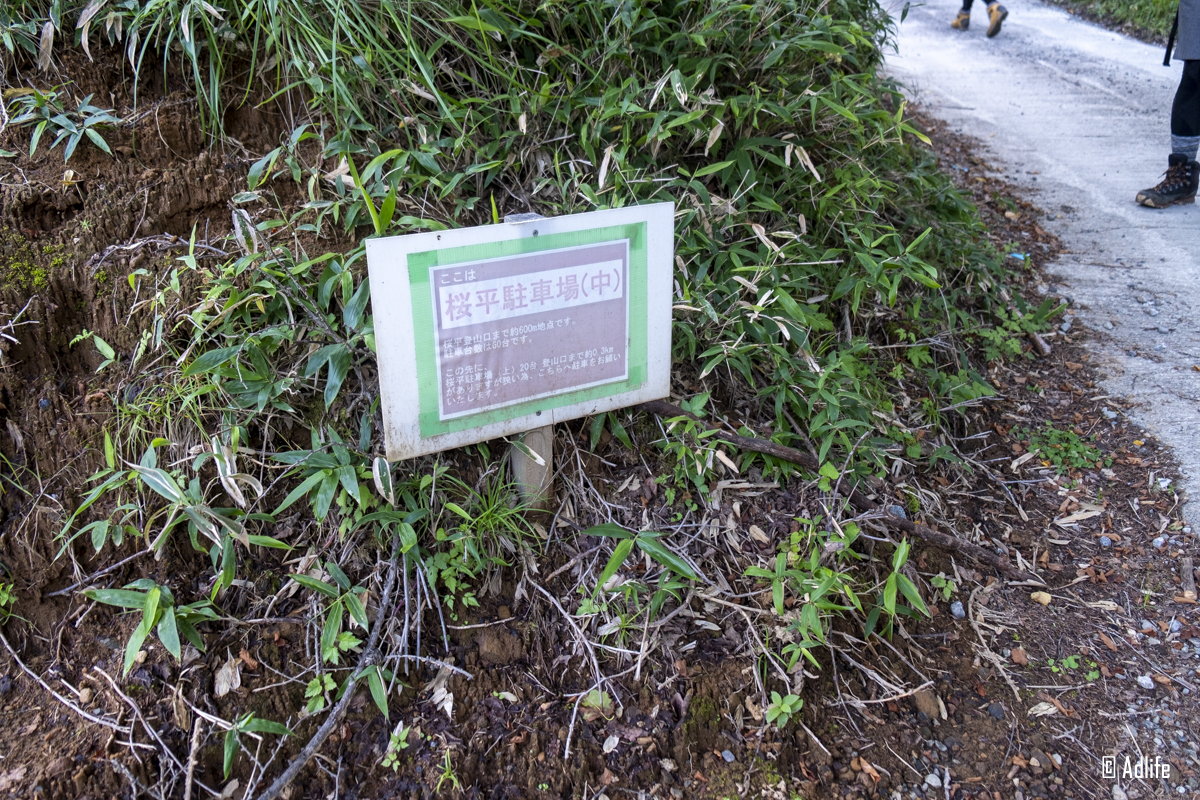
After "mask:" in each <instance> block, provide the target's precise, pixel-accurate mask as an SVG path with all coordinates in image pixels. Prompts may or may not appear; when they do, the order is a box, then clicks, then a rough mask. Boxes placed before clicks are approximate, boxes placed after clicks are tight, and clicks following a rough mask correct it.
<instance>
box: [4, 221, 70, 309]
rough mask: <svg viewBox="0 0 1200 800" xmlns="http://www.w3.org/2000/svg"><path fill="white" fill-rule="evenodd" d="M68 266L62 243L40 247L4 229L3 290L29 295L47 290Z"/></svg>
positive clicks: (13, 231)
mask: <svg viewBox="0 0 1200 800" xmlns="http://www.w3.org/2000/svg"><path fill="white" fill-rule="evenodd" d="M66 263H67V259H66V256H65V255H64V248H63V246H62V245H60V244H47V245H42V246H38V245H36V244H34V243H33V242H30V241H29V240H28V239H26V238H25V237H24V236H22V235H21V234H20V233H18V232H17V231H15V230H13V229H11V228H0V289H12V290H16V291H20V292H24V293H26V294H28V293H30V292H36V291H39V290H41V289H45V288H46V286H47V285H48V284H49V280H50V275H51V274H52V273H53V272H55V271H56V270H58V269H60V268H61V267H63V266H64V265H65V264H66Z"/></svg>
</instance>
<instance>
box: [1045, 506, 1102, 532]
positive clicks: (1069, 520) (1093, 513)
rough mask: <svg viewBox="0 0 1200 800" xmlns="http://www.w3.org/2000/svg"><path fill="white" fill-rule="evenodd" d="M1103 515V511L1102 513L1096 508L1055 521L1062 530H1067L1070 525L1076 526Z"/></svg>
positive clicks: (1077, 512)
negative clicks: (1077, 523)
mask: <svg viewBox="0 0 1200 800" xmlns="http://www.w3.org/2000/svg"><path fill="white" fill-rule="evenodd" d="M1102 513H1103V512H1102V511H1100V510H1099V509H1095V508H1090V509H1085V510H1081V511H1076V512H1075V513H1074V514H1071V515H1070V516H1068V517H1063V518H1061V519H1056V520H1054V524H1055V525H1057V526H1059V527H1060V528H1065V527H1067V526H1068V525H1073V524H1075V523H1076V522H1082V521H1083V520H1085V519H1091V518H1092V517H1098V516H1100V515H1101V514H1102Z"/></svg>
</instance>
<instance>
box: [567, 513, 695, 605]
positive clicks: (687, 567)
mask: <svg viewBox="0 0 1200 800" xmlns="http://www.w3.org/2000/svg"><path fill="white" fill-rule="evenodd" d="M581 535H583V536H604V537H607V538H610V539H616V540H617V545H616V547H614V548H613V552H612V555H611V556H609V558H608V563H607V564H605V565H604V570H603V571H602V572H601V573H600V577H599V579H598V580H597V581H596V590H595V592H594V593H593V596H594V595H595V593H598V592H600V591H601V590H603V589H604V587H605V586H606V585H607V584H608V582H609V580H610V579H611V578H612V577H613V576H614V575H616V574H617V570H619V569H620V568H621V565H622V564H624V563H625V559H627V558H628V557H629V554H630V553H632V552H633V548H634V547H637V549H638V550H640V551H641V552H643V553H645V554H646V555H648V556H650V558H652V559H654V560H655V561H657V562H658V563H659V564H661V565H662V566H664V567H666V568H667V570H669V571H670V572H672V573H674V574H675V575H678V576H679V577H681V578H686V579H688V580H692V581H698V580H701V578H700V574H699V573H698V572H696V570H695V569H694V568H693V567H692V565H691V564H689V563H688V562H687V561H685V560H684V559H683V558H682V557H681V556H680V555H679V554H678V553H675V552H673V551H672V550H671V549H670V548H668V547H667V546H666V545H665V544H663V543H662V541H661V538H662V534H661V533H655V532H654V531H641V532H639V533H634V532H633V531H630V530H626V529H625V528H622V527H621V526H620V525H614V524H613V523H611V522H606V523H604V524H603V525H596V526H594V527H591V528H588V529H587V530H585V531H583V532H582V534H581Z"/></svg>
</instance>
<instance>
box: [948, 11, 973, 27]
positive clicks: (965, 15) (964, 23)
mask: <svg viewBox="0 0 1200 800" xmlns="http://www.w3.org/2000/svg"><path fill="white" fill-rule="evenodd" d="M950 27H951V28H954V29H955V30H960V31H965V30H966V29H967V28H969V27H971V12H970V11H962V10H960V11H959V12H958V16H957V17H955V18H954V21H953V22H951V23H950Z"/></svg>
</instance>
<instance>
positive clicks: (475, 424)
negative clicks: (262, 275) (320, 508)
mask: <svg viewBox="0 0 1200 800" xmlns="http://www.w3.org/2000/svg"><path fill="white" fill-rule="evenodd" d="M517 220H518V221H511V222H510V221H507V220H506V222H505V223H503V224H500V225H485V226H480V227H476V228H461V229H457V230H449V231H440V232H432V233H419V234H409V235H406V236H394V237H389V238H383V239H370V240H368V241H367V265H368V269H369V271H370V280H371V303H372V309H373V313H374V318H375V343H376V352H377V354H378V357H379V385H380V392H381V396H382V398H381V399H382V404H381V405H382V410H383V425H384V438H385V443H386V448H387V457H388V460H390V461H398V460H403V459H406V458H412V457H414V456H418V455H423V454H425V453H432V452H437V451H440V450H446V449H450V448H454V447H461V446H464V445H468V444H473V443H476V442H482V441H486V440H488V439H494V438H497V437H501V436H510V435H513V434H518V433H524V432H526V431H530V432H534V431H535V429H542V428H550V426H553V424H554V423H556V422H562V421H565V420H569V419H575V418H578V417H582V416H588V415H592V414H598V413H602V412H606V411H611V410H614V409H617V408H622V407H625V406H629V405H634V404H637V403H642V402H646V401H648V400H655V399H659V398H662V397H666V396H667V395H668V393H669V387H670V367H671V296H672V290H673V284H672V272H673V268H672V261H673V254H674V247H673V243H674V204H673V203H656V204H652V205H644V206H632V207H628V208H618V209H610V210H606V211H594V212H589V213H584V214H572V215H569V216H563V217H552V218H541V217H537V216H536V215H520V217H518V218H517ZM552 433H553V431H552V428H550V430H548V431H547V432H546V433H545V434H543V435H541V436H538V435H535V434H533V433H531V434H529V435H527V436H526V441H525V444H526V446H527V447H529V449H530V450H533V451H534V452H536V453H538V455H539V456H540V457H541V458H542V459H543V460H544V461H545V462H546V463H545V465H544V466H545V469H544V473H542V474H539V475H535V474H533V471H531V470H524V472H525V474H523V475H517V474H514V476H513V477H514V480H516V481H517V482H518V483H519V484H522V485H524V486H526V487H530V488H531V489H532V490H533V491H535V492H536V493H538V494H542V495H544V493H545V492H546V491H547V490H548V486H549V474H550V459H549V458H548V457H547V456H549V454H550V448H551V446H552V438H553V437H552ZM539 440H540V441H539ZM535 444H537V445H541V448H542V449H544V450H545V451H546V453H545V454H543V453H542V451H541V450H540V449H539V448H538V447H537V446H535ZM528 461H529V464H533V465H534V466H537V465H536V463H535V460H534V459H529V460H528ZM514 466H515V467H516V465H515V464H514ZM524 466H528V465H523V467H524ZM523 467H516V469H515V470H514V471H515V472H520V471H522V469H523ZM533 487H536V488H533Z"/></svg>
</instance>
